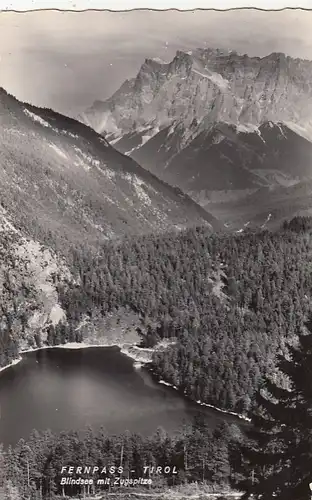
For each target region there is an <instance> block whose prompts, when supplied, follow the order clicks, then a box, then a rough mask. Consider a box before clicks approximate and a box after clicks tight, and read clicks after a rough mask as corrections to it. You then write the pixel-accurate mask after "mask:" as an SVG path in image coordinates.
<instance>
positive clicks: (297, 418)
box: [231, 323, 312, 500]
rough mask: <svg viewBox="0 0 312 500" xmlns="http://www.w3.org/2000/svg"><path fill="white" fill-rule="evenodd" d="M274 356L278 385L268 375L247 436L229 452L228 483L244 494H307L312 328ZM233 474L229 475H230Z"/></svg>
mask: <svg viewBox="0 0 312 500" xmlns="http://www.w3.org/2000/svg"><path fill="white" fill-rule="evenodd" d="M307 326H308V329H309V334H299V335H298V339H299V342H298V345H297V346H296V347H294V346H290V345H289V346H288V356H285V357H282V356H279V357H278V364H277V366H278V368H279V370H280V372H281V374H282V375H283V376H284V380H285V376H286V377H287V380H288V382H289V384H288V386H289V387H287V388H282V387H281V386H280V385H278V384H277V383H275V382H273V381H272V379H271V378H269V377H267V378H266V379H265V381H264V384H263V386H262V388H261V389H260V390H259V391H258V393H257V395H256V403H257V408H256V410H254V412H253V414H252V415H251V416H252V426H251V427H250V428H249V429H248V430H247V431H246V440H245V441H244V442H243V443H242V444H241V445H239V447H238V448H236V449H235V448H234V449H233V450H232V452H231V462H232V473H233V471H234V473H235V474H234V479H233V480H232V485H233V486H234V487H236V488H238V489H240V490H242V491H244V492H245V493H244V495H243V497H242V498H243V499H248V498H253V499H260V498H261V500H273V499H274V500H310V498H311V491H310V488H309V484H310V483H311V482H312V334H311V331H312V329H311V323H310V324H309V325H307ZM232 478H233V476H232Z"/></svg>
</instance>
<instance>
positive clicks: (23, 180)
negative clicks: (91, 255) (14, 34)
mask: <svg viewBox="0 0 312 500" xmlns="http://www.w3.org/2000/svg"><path fill="white" fill-rule="evenodd" d="M0 146H1V147H0V166H1V168H0V200H1V204H2V206H3V208H4V209H6V210H7V216H8V218H9V220H10V218H11V221H13V223H14V225H15V226H16V227H17V228H19V227H21V228H24V229H25V228H26V229H27V230H28V233H29V234H30V235H31V236H34V235H36V234H40V233H41V232H44V233H45V234H47V233H49V232H51V235H52V239H56V240H58V241H60V240H63V242H65V243H66V241H70V242H76V241H80V242H81V241H83V240H86V241H88V243H89V244H92V243H96V242H99V241H103V240H105V239H108V238H111V237H116V236H122V235H124V234H141V233H144V232H149V231H163V230H170V229H172V228H183V227H186V226H189V225H193V224H197V225H198V224H207V223H208V224H209V223H212V224H213V223H214V222H215V223H216V225H217V221H214V218H213V217H210V216H209V214H208V213H206V212H205V211H204V210H203V209H202V208H201V207H199V206H198V205H197V204H196V203H195V202H194V201H192V200H191V199H190V198H189V197H188V196H186V195H184V194H183V193H181V192H180V190H178V189H174V188H172V187H171V186H169V185H167V184H165V183H163V182H161V181H160V180H158V179H157V178H156V177H155V176H153V175H152V174H150V173H149V172H147V171H146V170H144V169H143V168H142V167H140V166H139V165H138V164H137V163H136V162H135V161H134V160H132V159H131V158H128V157H126V156H124V155H122V154H121V153H119V152H117V151H116V150H115V149H114V148H113V147H111V146H110V145H109V144H108V142H107V141H106V140H105V139H104V138H103V137H101V136H100V135H98V134H97V133H96V132H94V130H92V129H91V128H89V127H87V126H85V125H83V124H81V123H79V122H76V121H75V120H73V119H69V118H66V117H64V116H62V115H60V114H57V113H55V112H53V111H51V110H47V109H39V108H35V107H33V106H31V105H29V104H24V103H21V102H19V101H18V100H16V99H15V98H14V97H12V96H10V95H9V94H7V93H6V92H5V91H4V90H1V91H0Z"/></svg>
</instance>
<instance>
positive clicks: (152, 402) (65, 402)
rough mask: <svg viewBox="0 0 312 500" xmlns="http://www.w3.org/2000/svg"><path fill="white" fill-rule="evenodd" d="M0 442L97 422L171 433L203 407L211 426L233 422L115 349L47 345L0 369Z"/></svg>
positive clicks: (109, 428)
mask: <svg viewBox="0 0 312 500" xmlns="http://www.w3.org/2000/svg"><path fill="white" fill-rule="evenodd" d="M0 405H1V419H0V442H2V443H4V444H5V445H8V444H14V443H16V441H18V439H20V438H21V437H23V438H26V439H27V437H28V435H29V433H30V432H31V430H32V429H34V428H35V429H38V430H44V429H51V430H52V431H61V430H68V429H81V428H83V427H84V426H85V425H87V424H91V425H92V426H93V427H94V428H98V427H100V426H101V425H103V426H104V427H105V429H106V430H107V431H108V432H111V433H119V432H123V431H125V430H126V429H127V430H129V431H137V432H141V433H142V434H151V433H153V432H154V431H155V430H156V428H157V427H158V426H162V427H164V428H165V429H166V430H167V431H168V432H170V433H172V432H174V431H176V430H177V428H179V426H181V425H182V424H183V423H184V422H190V421H191V420H192V418H193V417H194V415H195V414H196V413H198V411H204V413H205V415H206V416H207V419H208V420H209V421H210V423H211V426H212V427H214V426H215V425H216V424H217V423H218V422H220V421H222V420H224V419H225V418H226V419H227V420H228V421H234V422H237V419H235V418H234V417H227V416H224V415H223V414H222V413H218V412H216V411H214V410H210V409H208V408H205V409H204V410H202V408H201V407H200V406H199V405H196V404H193V403H191V402H189V401H187V400H185V399H184V398H183V397H182V396H180V395H179V394H178V393H177V392H176V391H175V390H173V389H171V388H170V387H166V386H164V385H160V384H157V383H156V382H154V381H153V379H152V377H151V376H150V374H149V373H148V372H147V371H146V370H145V369H136V368H135V367H134V365H133V361H132V360H131V359H130V358H128V357H127V356H125V355H123V354H121V353H120V351H119V349H118V348H114V347H113V348H88V349H79V350H70V349H48V350H41V351H35V352H31V353H27V354H24V355H23V360H22V361H21V362H20V363H19V364H17V365H15V366H13V367H10V368H8V369H7V370H5V371H3V372H1V373H0Z"/></svg>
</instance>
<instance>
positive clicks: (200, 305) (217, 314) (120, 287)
mask: <svg viewBox="0 0 312 500" xmlns="http://www.w3.org/2000/svg"><path fill="white" fill-rule="evenodd" d="M311 235H312V233H311V220H308V219H303V218H297V219H294V220H293V221H292V222H291V223H285V224H284V226H283V227H282V228H281V229H280V230H278V231H276V232H269V231H262V232H252V231H246V232H245V233H244V234H239V235H233V234H227V235H217V234H213V235H212V234H209V233H208V232H207V230H205V229H204V228H196V229H190V230H188V231H184V232H181V233H180V234H168V235H165V236H164V235H162V236H158V235H157V236H153V235H151V236H145V237H142V238H138V239H135V240H131V239H128V240H124V241H122V242H118V243H117V242H110V243H108V244H107V245H105V246H103V247H102V248H101V250H100V252H98V254H97V255H96V256H92V255H91V254H89V255H87V254H86V252H84V253H83V252H82V251H81V252H80V251H76V253H75V254H74V256H73V262H72V266H73V268H74V269H76V270H77V271H78V272H79V276H80V284H79V285H77V286H75V287H72V286H69V287H67V288H65V287H63V288H62V289H61V290H60V295H61V296H62V302H63V305H64V307H65V309H66V311H67V315H68V318H69V323H70V324H74V323H75V322H77V321H78V320H80V319H81V317H82V316H83V314H85V313H87V314H88V315H89V316H90V317H91V318H92V314H93V311H94V310H95V309H96V310H101V311H102V314H106V313H107V312H108V311H111V310H114V309H118V308H119V307H121V306H123V307H124V306H129V307H130V308H132V309H133V310H134V311H136V312H137V313H138V314H139V315H140V317H141V318H142V325H141V327H140V328H141V331H142V333H143V334H144V344H145V345H146V346H152V345H154V344H156V343H157V342H158V341H159V340H161V339H163V338H169V339H171V340H173V341H175V342H176V343H175V344H174V345H171V346H169V347H168V349H166V350H162V351H156V352H155V354H154V357H153V363H152V366H151V369H152V371H153V372H154V374H155V376H157V377H158V378H162V379H164V380H166V381H167V382H169V383H171V384H173V385H175V386H176V387H178V388H179V389H180V390H181V391H182V392H184V393H185V394H186V395H187V396H189V397H190V398H191V399H193V400H201V401H203V402H206V403H208V404H213V405H217V406H219V407H220V408H225V409H228V410H233V411H236V412H240V413H241V412H242V413H244V412H247V411H248V410H249V409H250V407H251V403H252V399H253V395H254V392H255V390H256V388H257V387H258V384H259V382H260V380H261V377H262V376H263V375H264V374H266V373H270V372H274V369H275V368H274V367H275V356H276V354H277V353H283V352H284V346H285V342H286V341H287V340H290V339H292V337H293V335H294V332H295V331H297V330H298V329H299V330H301V329H302V328H303V324H304V321H305V318H306V317H307V314H308V313H309V311H310V310H311V290H312V273H311V271H312V264H311V255H312V239H311ZM56 335H57V336H56V341H57V342H65V341H67V340H70V339H73V337H70V329H69V330H68V333H67V335H68V336H67V337H66V332H65V328H64V327H63V334H62V335H61V334H60V331H59V329H58V332H57V334H56ZM53 338H55V337H54V336H51V342H53Z"/></svg>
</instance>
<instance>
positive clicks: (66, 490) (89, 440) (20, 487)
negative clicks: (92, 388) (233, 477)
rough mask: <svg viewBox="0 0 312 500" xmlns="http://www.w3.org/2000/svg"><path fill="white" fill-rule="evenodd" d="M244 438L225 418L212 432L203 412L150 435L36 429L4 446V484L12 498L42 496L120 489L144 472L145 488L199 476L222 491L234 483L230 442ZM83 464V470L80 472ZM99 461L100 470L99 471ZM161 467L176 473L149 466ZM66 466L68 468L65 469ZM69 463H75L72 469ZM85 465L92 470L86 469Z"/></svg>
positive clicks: (0, 458) (0, 484)
mask: <svg viewBox="0 0 312 500" xmlns="http://www.w3.org/2000/svg"><path fill="white" fill-rule="evenodd" d="M241 439H242V435H241V432H240V430H239V429H238V428H237V426H236V425H233V424H232V425H228V424H225V423H224V424H221V425H219V426H218V427H217V428H216V429H215V430H214V431H212V430H211V429H209V428H208V427H207V425H206V424H205V421H204V420H203V418H202V417H201V416H200V414H198V416H197V417H195V419H194V422H193V424H192V425H191V426H184V427H183V428H182V429H181V430H180V432H179V433H178V434H177V435H176V436H174V437H172V436H169V435H168V434H167V433H166V432H165V431H164V430H163V429H162V428H158V429H157V431H156V432H155V434H154V435H152V436H150V437H143V436H141V435H140V434H131V433H128V432H125V433H124V434H122V435H116V436H110V435H107V434H106V432H105V430H104V429H100V430H99V431H97V432H95V431H94V430H93V429H92V428H91V427H88V428H86V429H85V430H84V431H82V432H80V433H78V432H74V431H71V432H65V431H64V432H62V433H60V434H58V435H57V434H53V433H52V432H50V431H46V432H37V431H35V430H34V431H33V432H32V434H31V436H30V437H29V439H28V440H27V441H25V440H24V439H21V440H20V441H19V442H18V443H17V445H16V446H15V447H14V448H12V447H10V448H8V449H6V450H4V449H0V462H1V464H2V466H1V467H0V470H1V473H2V476H1V477H0V488H1V487H2V488H3V489H4V491H5V498H7V499H12V498H16V499H20V498H31V499H42V498H54V496H55V495H56V496H57V495H60V496H64V495H67V496H76V495H78V494H82V493H84V494H86V495H87V494H89V495H91V494H94V493H97V492H99V491H102V492H103V491H105V490H106V491H107V490H108V491H116V490H118V489H120V487H121V486H122V484H123V481H122V480H127V479H128V480H130V479H132V480H134V479H136V478H137V479H138V478H140V477H141V478H143V479H145V480H146V484H143V490H144V489H145V490H147V489H152V490H153V489H154V490H155V488H158V489H162V488H165V487H168V486H173V485H179V484H185V483H188V482H195V481H198V482H205V483H207V484H210V485H214V487H218V488H219V490H220V489H221V490H222V489H224V488H225V487H228V486H229V477H230V465H229V453H228V449H229V444H230V443H232V444H233V445H234V443H235V442H239V441H240V440H241ZM80 466H82V467H83V470H82V471H79V470H78V472H77V471H76V468H77V467H80ZM95 466H96V467H98V470H97V471H93V467H95ZM157 466H158V467H162V468H163V469H162V471H164V470H165V469H164V468H165V467H170V472H167V473H165V472H162V473H158V474H156V469H154V471H153V470H152V469H148V470H147V469H145V470H144V467H157ZM62 467H66V468H65V469H64V470H63V472H62ZM69 467H73V469H72V471H73V472H72V473H69V472H68V471H69ZM84 467H91V469H90V470H89V471H88V470H86V471H85V470H84ZM113 468H114V469H113ZM62 477H66V478H71V479H72V480H74V481H76V480H77V479H79V478H80V480H83V481H86V480H88V481H89V480H90V479H92V480H93V484H80V485H77V484H73V482H72V484H66V485H62V484H61V478H62ZM105 478H110V484H101V485H97V481H98V479H101V480H105ZM148 480H150V481H148ZM129 487H130V488H131V489H132V488H137V487H138V486H132V487H131V486H128V488H129ZM14 491H15V492H16V496H14ZM17 492H18V493H17Z"/></svg>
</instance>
